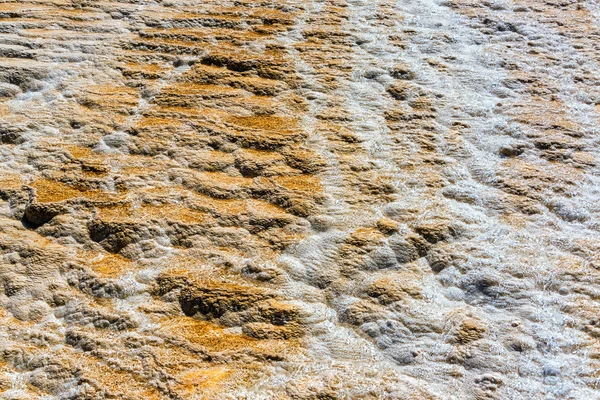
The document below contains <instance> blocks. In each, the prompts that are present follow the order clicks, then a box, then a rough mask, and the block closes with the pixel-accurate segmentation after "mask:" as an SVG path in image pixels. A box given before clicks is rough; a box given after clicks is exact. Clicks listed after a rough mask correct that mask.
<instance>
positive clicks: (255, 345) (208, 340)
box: [159, 317, 299, 356]
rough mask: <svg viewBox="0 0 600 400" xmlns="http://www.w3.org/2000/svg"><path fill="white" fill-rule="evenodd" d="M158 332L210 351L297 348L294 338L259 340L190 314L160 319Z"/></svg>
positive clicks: (273, 351) (286, 350)
mask: <svg viewBox="0 0 600 400" xmlns="http://www.w3.org/2000/svg"><path fill="white" fill-rule="evenodd" d="M159 332H163V333H167V334H170V335H174V336H176V337H180V338H182V339H184V340H186V341H188V342H190V343H193V344H195V345H197V346H202V347H203V348H204V349H205V350H206V351H209V352H211V353H221V352H223V353H234V352H239V351H245V350H246V351H254V352H257V353H259V354H272V355H277V354H279V355H281V356H283V355H286V354H292V353H297V352H298V344H299V343H298V341H297V340H259V339H254V338H252V337H250V336H247V335H245V334H243V333H237V332H236V331H233V330H231V329H227V328H225V327H223V326H221V325H218V324H214V323H212V322H207V321H199V320H196V319H194V318H190V317H170V318H165V319H164V320H163V321H161V324H160V328H159Z"/></svg>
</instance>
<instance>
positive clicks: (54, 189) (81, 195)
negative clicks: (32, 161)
mask: <svg viewBox="0 0 600 400" xmlns="http://www.w3.org/2000/svg"><path fill="white" fill-rule="evenodd" d="M29 186H31V187H32V188H34V189H35V190H36V194H37V197H36V201H37V202H38V203H55V202H60V201H65V200H72V199H88V200H93V201H117V200H118V199H119V197H118V196H117V195H115V194H112V193H107V192H102V191H100V190H87V189H79V188H74V187H72V186H69V185H66V184H64V183H62V182H58V181H55V180H51V179H44V178H42V179H38V180H35V181H33V182H31V183H30V184H29Z"/></svg>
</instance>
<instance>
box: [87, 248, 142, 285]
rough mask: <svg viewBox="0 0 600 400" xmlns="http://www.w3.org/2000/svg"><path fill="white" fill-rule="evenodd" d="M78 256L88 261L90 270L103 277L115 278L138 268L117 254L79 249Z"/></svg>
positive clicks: (138, 267)
mask: <svg viewBox="0 0 600 400" xmlns="http://www.w3.org/2000/svg"><path fill="white" fill-rule="evenodd" d="M80 257H81V258H82V259H83V260H86V261H89V266H90V267H91V268H92V270H93V271H94V272H97V273H98V274H100V275H101V276H103V277H108V278H116V277H119V276H122V275H124V274H125V273H128V272H135V271H137V270H139V269H140V266H138V265H137V264H135V263H134V262H132V261H131V260H129V259H127V258H125V257H123V256H121V255H119V254H111V253H107V254H104V253H93V252H89V251H81V252H80Z"/></svg>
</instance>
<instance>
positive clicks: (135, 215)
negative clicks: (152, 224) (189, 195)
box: [99, 204, 207, 224]
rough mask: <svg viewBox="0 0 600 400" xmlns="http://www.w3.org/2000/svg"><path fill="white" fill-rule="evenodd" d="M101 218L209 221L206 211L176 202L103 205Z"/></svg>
mask: <svg viewBox="0 0 600 400" xmlns="http://www.w3.org/2000/svg"><path fill="white" fill-rule="evenodd" d="M99 218H100V219H101V220H103V221H111V222H132V223H135V222H142V223H143V222H144V221H148V220H157V219H167V220H170V221H175V222H182V223H188V224H200V223H203V222H206V221H207V215H206V213H204V212H201V211H197V210H192V209H189V208H187V207H185V206H181V205H174V204H161V205H151V204H144V205H142V206H139V207H132V206H131V205H124V206H111V207H102V208H100V214H99Z"/></svg>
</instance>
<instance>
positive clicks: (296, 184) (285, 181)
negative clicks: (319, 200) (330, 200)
mask: <svg viewBox="0 0 600 400" xmlns="http://www.w3.org/2000/svg"><path fill="white" fill-rule="evenodd" d="M274 180H275V182H277V184H279V185H281V186H283V187H284V188H286V189H289V190H292V191H298V192H305V193H309V194H311V195H318V194H320V193H322V192H323V186H322V184H321V181H320V179H319V178H317V177H316V176H314V175H297V176H277V177H275V178H274Z"/></svg>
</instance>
